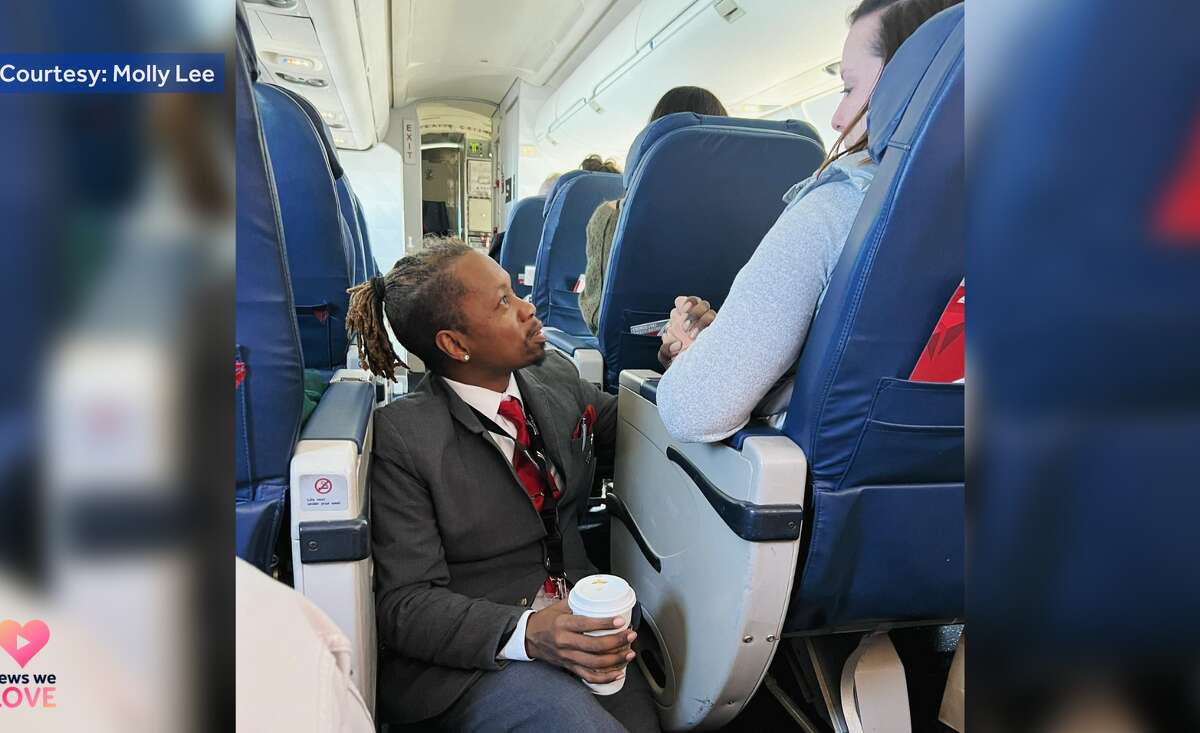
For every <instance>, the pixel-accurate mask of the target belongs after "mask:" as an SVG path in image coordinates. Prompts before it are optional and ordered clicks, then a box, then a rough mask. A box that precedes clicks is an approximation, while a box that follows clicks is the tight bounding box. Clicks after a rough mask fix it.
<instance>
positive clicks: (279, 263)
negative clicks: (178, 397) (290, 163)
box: [235, 7, 304, 570]
mask: <svg viewBox="0 0 1200 733" xmlns="http://www.w3.org/2000/svg"><path fill="white" fill-rule="evenodd" d="M244 23H245V21H244V19H243V17H242V12H241V9H240V7H239V9H238V36H239V38H238V40H239V47H238V51H237V69H236V71H235V80H236V81H235V83H236V98H237V102H236V103H237V133H236V134H237V273H238V276H237V295H236V298H237V323H236V333H237V336H236V339H237V343H236V350H237V354H236V357H235V358H236V359H237V360H238V361H239V362H241V365H242V367H244V375H245V376H244V379H243V380H242V381H241V384H240V385H238V387H237V406H236V417H235V430H236V440H237V489H236V499H235V505H236V512H237V524H236V547H237V554H238V556H239V557H242V558H243V559H245V560H247V561H248V562H251V563H253V564H255V565H257V566H258V567H260V568H263V569H264V570H265V569H266V568H267V566H268V564H269V562H270V560H271V555H272V553H273V551H274V548H275V543H276V540H277V538H278V536H279V528H280V523H281V521H282V518H283V509H284V502H285V501H286V497H287V491H288V465H289V463H290V461H291V457H292V450H293V448H294V446H295V443H296V434H297V432H298V431H299V428H300V412H301V409H302V406H303V401H304V380H303V367H302V362H301V358H300V335H299V333H297V330H296V317H295V313H294V310H293V306H292V291H291V285H290V283H289V280H288V271H287V260H286V253H285V248H284V238H283V237H284V235H283V225H282V222H281V218H280V212H279V199H278V196H277V195H276V192H275V182H274V178H273V176H272V172H271V165H270V159H269V156H268V154H267V146H266V142H265V141H264V139H263V134H262V127H261V122H260V119H259V112H258V108H257V103H256V99H255V95H254V93H253V92H252V91H251V84H250V73H249V69H248V67H247V59H249V58H253V55H252V52H251V53H248V52H247V51H246V49H247V48H248V46H247V44H248V42H249V33H248V32H247V31H246V28H245V25H244Z"/></svg>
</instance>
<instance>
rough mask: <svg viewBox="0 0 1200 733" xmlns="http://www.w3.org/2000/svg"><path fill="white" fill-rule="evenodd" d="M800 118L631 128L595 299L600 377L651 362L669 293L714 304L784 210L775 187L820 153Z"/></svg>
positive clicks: (787, 183) (693, 118) (688, 120)
mask: <svg viewBox="0 0 1200 733" xmlns="http://www.w3.org/2000/svg"><path fill="white" fill-rule="evenodd" d="M814 137H816V133H815V131H813V130H812V127H811V125H808V124H807V123H799V122H796V121H794V120H788V121H785V122H772V121H767V120H742V119H737V118H733V117H708V116H701V115H697V114H692V113H690V112H680V113H677V114H672V115H667V116H666V117H663V118H660V119H658V120H655V121H654V122H652V123H651V124H650V125H649V126H648V127H647V128H646V129H645V130H643V131H642V133H641V134H640V135H638V137H637V139H636V140H635V141H634V143H633V147H632V148H630V151H629V156H628V158H627V160H629V161H632V164H631V166H630V167H629V168H627V169H626V171H625V180H626V184H627V186H628V188H627V192H626V196H625V203H624V204H623V205H622V207H621V214H620V218H619V220H618V222H617V229H616V233H615V235H614V238H613V247H612V253H611V255H610V257H609V262H608V272H607V275H606V277H605V282H604V292H603V295H602V297H601V301H600V316H599V327H600V328H599V332H598V336H599V343H600V351H601V352H602V354H603V357H604V372H605V376H604V380H605V383H606V384H608V385H610V387H613V388H615V385H617V383H618V378H619V375H620V373H621V370H622V369H658V368H659V363H658V356H657V354H658V347H659V345H660V343H661V342H660V341H659V338H658V337H657V336H642V335H636V334H631V333H630V332H629V329H630V327H631V326H634V325H637V324H639V323H648V322H650V321H656V320H659V319H662V318H666V317H667V315H668V314H669V312H670V310H671V306H672V303H673V300H674V298H675V296H676V295H699V296H701V297H703V298H705V299H707V300H708V301H710V302H711V303H712V304H713V306H714V307H715V308H717V309H718V310H719V309H720V307H721V304H722V303H724V302H725V296H726V295H727V294H728V293H729V286H730V285H731V284H732V283H733V278H734V277H735V276H736V275H737V273H738V271H739V270H740V269H741V268H742V265H744V264H746V261H747V260H749V259H750V255H752V254H753V253H754V250H755V249H756V248H757V247H758V243H759V242H760V241H761V240H762V238H763V236H764V235H765V234H766V233H767V231H768V230H769V229H770V228H771V226H772V225H773V224H774V223H775V220H776V219H778V218H779V215H780V214H781V213H782V212H783V207H784V202H783V194H784V193H786V192H787V190H788V189H789V188H790V187H791V186H793V185H794V184H796V183H797V182H799V181H802V180H804V179H805V178H808V177H809V176H810V175H811V174H812V172H813V171H814V170H816V169H817V166H819V165H820V164H821V161H822V160H823V159H824V158H825V149H824V148H823V147H821V145H820V143H819V142H816V141H815V140H814V139H813V138H814Z"/></svg>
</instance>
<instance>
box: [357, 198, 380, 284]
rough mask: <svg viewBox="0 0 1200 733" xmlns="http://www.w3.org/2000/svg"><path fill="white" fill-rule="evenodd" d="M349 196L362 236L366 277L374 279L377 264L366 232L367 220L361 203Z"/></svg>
mask: <svg viewBox="0 0 1200 733" xmlns="http://www.w3.org/2000/svg"><path fill="white" fill-rule="evenodd" d="M350 195H351V197H352V198H353V199H354V215H355V217H357V219H358V233H359V234H360V235H361V236H362V246H363V252H364V254H365V255H366V258H367V277H374V276H376V275H378V274H379V263H378V262H376V261H375V254H374V253H373V252H371V234H370V232H368V231H367V219H366V216H365V215H364V214H363V206H362V201H360V200H359V199H358V195H357V194H355V193H354V192H353V191H351V192H350Z"/></svg>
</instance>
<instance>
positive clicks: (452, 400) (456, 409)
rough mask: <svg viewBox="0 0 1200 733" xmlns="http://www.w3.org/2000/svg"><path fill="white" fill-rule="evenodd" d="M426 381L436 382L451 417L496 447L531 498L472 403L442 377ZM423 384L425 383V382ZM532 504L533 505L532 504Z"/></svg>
mask: <svg viewBox="0 0 1200 733" xmlns="http://www.w3.org/2000/svg"><path fill="white" fill-rule="evenodd" d="M426 382H432V383H433V384H436V387H433V386H431V387H430V389H432V390H433V391H434V392H435V393H439V392H440V394H441V398H442V399H443V400H445V402H446V406H447V408H448V409H449V410H450V416H451V417H453V418H454V419H455V420H458V421H459V422H460V423H462V426H463V427H465V428H466V429H467V430H469V431H471V432H472V433H475V434H477V435H480V436H481V437H482V438H483V439H484V440H486V441H487V442H488V444H489V445H491V446H492V448H493V449H495V451H496V455H498V456H500V462H501V463H503V464H504V465H505V466H507V467H508V475H509V476H512V480H513V484H514V485H515V486H516V488H517V490H518V491H520V492H521V496H523V497H525V498H529V495H528V494H526V493H525V486H524V485H523V484H522V483H521V479H519V478H517V472H516V471H515V470H513V465H512V461H510V460H508V457H507V456H505V455H504V451H503V450H501V449H500V445H499V444H498V443H497V442H496V439H495V438H493V437H492V434H491V433H489V432H488V430H487V428H485V427H484V426H483V423H482V422H480V421H479V416H478V415H476V414H475V411H474V410H472V409H471V407H470V405H468V404H467V403H466V402H463V400H462V398H461V397H459V396H458V394H457V393H456V392H455V391H454V390H452V389H450V387H449V386H447V385H446V384H444V383H443V382H442V381H441V377H436V376H435V377H433V378H432V379H430V378H427V379H426ZM422 384H424V382H423V383H422ZM534 419H535V420H536V419H537V418H536V417H535V418H534ZM530 506H533V505H532V504H530Z"/></svg>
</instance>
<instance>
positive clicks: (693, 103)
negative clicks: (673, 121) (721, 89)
mask: <svg viewBox="0 0 1200 733" xmlns="http://www.w3.org/2000/svg"><path fill="white" fill-rule="evenodd" d="M676 112H695V113H696V114H698V115H715V116H717V117H728V116H729V113H728V112H726V111H725V105H723V104H721V100H719V99H717V97H716V95H715V94H713V93H712V92H710V91H708V90H707V89H701V88H700V87H675V88H674V89H672V90H670V91H669V92H667V93H666V94H664V95H662V99H660V100H658V104H656V105H654V111H653V112H651V113H650V121H651V122H654V121H655V120H657V119H658V118H659V117H666V116H667V115H670V114H674V113H676Z"/></svg>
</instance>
